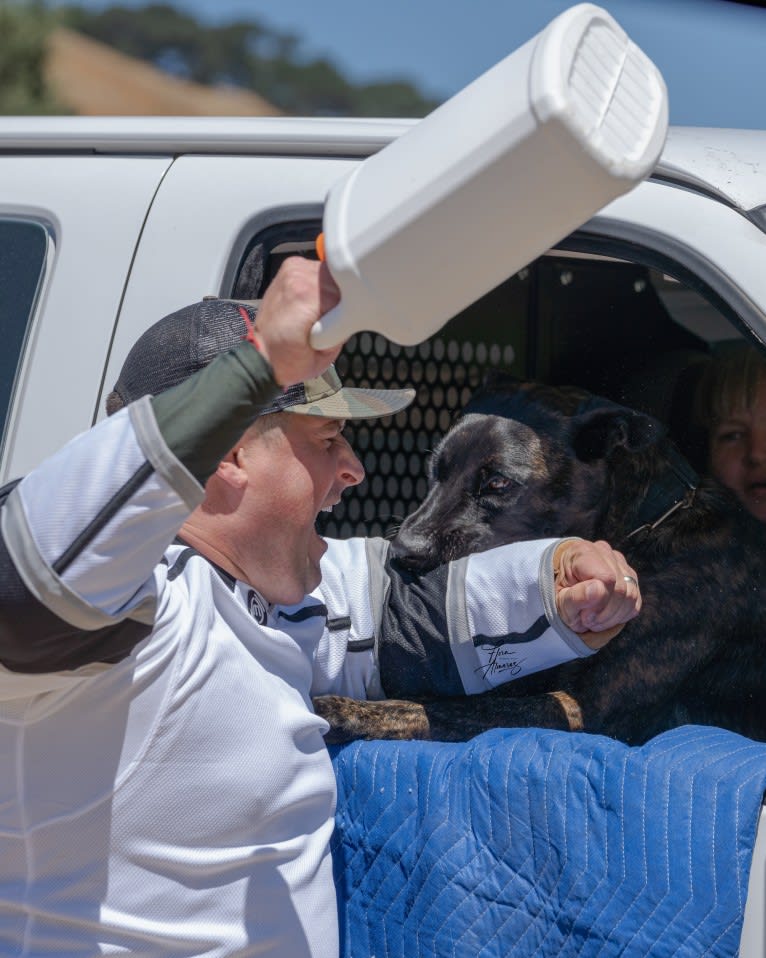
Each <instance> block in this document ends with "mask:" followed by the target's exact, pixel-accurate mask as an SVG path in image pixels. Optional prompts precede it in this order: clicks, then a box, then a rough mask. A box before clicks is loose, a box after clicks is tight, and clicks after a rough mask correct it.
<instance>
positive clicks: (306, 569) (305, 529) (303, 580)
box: [243, 412, 364, 605]
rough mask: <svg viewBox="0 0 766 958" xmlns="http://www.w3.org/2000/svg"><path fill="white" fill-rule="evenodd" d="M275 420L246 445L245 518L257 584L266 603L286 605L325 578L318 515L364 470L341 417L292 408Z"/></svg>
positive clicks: (255, 431)
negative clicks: (349, 442)
mask: <svg viewBox="0 0 766 958" xmlns="http://www.w3.org/2000/svg"><path fill="white" fill-rule="evenodd" d="M266 418H268V419H271V417H266ZM272 423H273V424H272ZM272 423H265V424H262V425H261V426H260V427H256V428H255V429H253V430H251V431H250V433H248V436H247V437H246V442H245V443H244V444H243V457H244V464H245V468H246V469H247V472H248V488H247V506H246V511H245V516H246V517H247V518H246V521H247V522H248V526H249V530H251V531H249V535H250V536H252V539H251V541H250V542H249V546H248V548H249V550H250V551H251V554H252V556H253V557H254V559H255V566H256V567H257V569H258V581H257V582H253V585H255V586H256V587H257V588H258V589H259V591H260V592H262V593H263V595H264V597H265V598H266V599H267V600H268V601H269V602H275V603H279V604H282V605H289V604H292V603H295V602H300V601H301V599H303V597H304V596H305V595H306V594H307V593H309V592H311V591H312V590H313V589H315V588H316V587H317V586H318V585H319V582H320V580H321V573H320V571H319V562H320V559H321V558H322V556H323V555H324V553H325V551H326V549H327V545H326V543H325V542H324V541H323V540H322V539H321V538H320V536H319V535H318V534H317V531H316V528H315V524H316V519H317V515H318V514H319V512H320V511H321V510H323V509H331V508H332V507H333V506H334V505H336V504H337V503H338V502H339V501H340V497H341V494H342V492H343V490H344V489H346V488H347V487H348V486H353V485H356V484H357V483H359V482H361V481H362V479H363V478H364V468H363V467H362V464H361V463H360V462H359V460H358V459H357V457H356V456H355V455H354V452H353V451H352V449H351V446H350V445H349V444H348V441H347V440H346V439H345V437H344V436H343V433H342V430H343V427H344V426H345V422H344V421H343V420H339V419H325V418H323V417H319V416H305V415H300V414H297V413H289V412H288V413H280V414H275V416H274V419H273V420H272ZM264 425H265V426H266V428H264Z"/></svg>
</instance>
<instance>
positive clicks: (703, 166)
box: [653, 126, 766, 212]
mask: <svg viewBox="0 0 766 958" xmlns="http://www.w3.org/2000/svg"><path fill="white" fill-rule="evenodd" d="M653 177H654V178H656V179H663V180H667V181H669V182H672V183H676V184H678V185H680V186H686V187H688V188H690V189H693V190H696V191H700V192H707V193H710V194H711V195H714V196H716V197H717V198H719V199H722V200H724V201H726V202H728V203H729V204H731V205H732V206H734V207H736V208H737V209H739V210H742V211H743V212H747V211H750V210H754V209H757V208H758V207H761V206H763V205H764V204H766V131H764V130H727V129H717V128H711V127H679V126H673V127H671V128H670V130H669V131H668V138H667V141H666V143H665V147H664V149H663V151H662V156H661V157H660V161H659V163H658V164H657V167H656V169H655V172H654V174H653Z"/></svg>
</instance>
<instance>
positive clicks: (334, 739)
mask: <svg viewBox="0 0 766 958" xmlns="http://www.w3.org/2000/svg"><path fill="white" fill-rule="evenodd" d="M313 702H314V711H315V712H316V714H317V715H319V716H321V718H323V719H324V720H325V721H326V722H327V723H328V724H329V726H330V728H329V730H328V731H327V732H325V736H324V739H325V742H327V744H328V745H340V744H342V743H343V742H353V740H354V739H357V738H365V737H366V736H365V735H364V734H363V731H362V727H363V725H364V723H363V721H362V720H361V714H360V712H361V710H360V708H359V706H362V705H365V704H366V703H364V702H357V701H356V700H355V699H349V698H345V697H344V696H342V695H319V696H317V697H316V698H315V699H314V700H313Z"/></svg>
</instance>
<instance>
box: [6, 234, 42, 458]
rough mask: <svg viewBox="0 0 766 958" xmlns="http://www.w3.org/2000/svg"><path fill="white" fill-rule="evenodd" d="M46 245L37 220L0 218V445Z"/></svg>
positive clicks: (37, 287)
mask: <svg viewBox="0 0 766 958" xmlns="http://www.w3.org/2000/svg"><path fill="white" fill-rule="evenodd" d="M47 249H48V234H47V232H46V230H45V228H44V227H43V226H41V225H40V224H39V223H35V222H32V221H29V220H21V219H0V342H1V343H2V349H0V448H2V442H3V438H4V435H5V429H6V425H7V421H8V413H9V410H10V405H11V400H12V398H13V390H14V384H15V381H16V376H17V373H18V368H19V364H20V360H21V356H22V353H23V348H24V343H25V341H26V337H27V333H28V330H29V325H30V320H31V318H32V315H33V313H34V308H35V303H36V301H37V296H38V290H39V287H40V281H41V278H42V275H43V271H44V269H45V259H46V255H47Z"/></svg>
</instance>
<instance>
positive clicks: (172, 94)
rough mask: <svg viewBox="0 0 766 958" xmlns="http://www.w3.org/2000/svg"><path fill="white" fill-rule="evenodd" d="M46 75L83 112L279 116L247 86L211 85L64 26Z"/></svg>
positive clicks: (59, 95) (54, 39) (54, 37)
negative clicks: (240, 87) (190, 78)
mask: <svg viewBox="0 0 766 958" xmlns="http://www.w3.org/2000/svg"><path fill="white" fill-rule="evenodd" d="M45 76H46V80H47V82H48V83H49V84H50V87H51V90H52V92H53V94H54V95H55V97H56V99H57V100H58V101H59V102H60V103H61V104H62V105H63V106H64V107H65V108H67V109H68V110H71V111H72V112H73V113H78V114H81V115H83V116H103V115H122V116H142V115H143V116H278V115H280V113H281V111H280V110H278V109H276V107H273V106H272V105H271V104H270V103H268V102H267V101H266V100H264V99H263V97H260V96H258V94H257V93H253V92H251V91H248V90H242V89H236V88H234V87H208V86H203V85H201V84H199V83H193V82H191V81H188V80H183V79H180V78H177V77H173V76H170V75H169V74H167V73H163V72H162V71H161V70H158V69H157V68H156V67H153V66H151V64H148V63H145V62H143V61H141V60H136V59H134V58H132V57H129V56H126V55H125V54H123V53H119V52H118V51H117V50H114V49H113V48H111V47H108V46H106V45H105V44H103V43H99V42H98V41H96V40H93V39H90V38H89V37H85V36H83V35H82V34H79V33H75V32H74V31H72V30H68V29H66V28H63V27H59V28H57V29H56V30H55V31H54V32H53V33H52V34H51V37H50V40H49V46H48V55H47V59H46V64H45Z"/></svg>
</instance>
